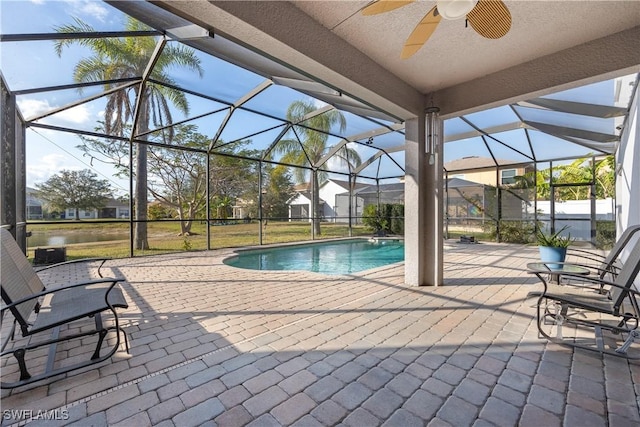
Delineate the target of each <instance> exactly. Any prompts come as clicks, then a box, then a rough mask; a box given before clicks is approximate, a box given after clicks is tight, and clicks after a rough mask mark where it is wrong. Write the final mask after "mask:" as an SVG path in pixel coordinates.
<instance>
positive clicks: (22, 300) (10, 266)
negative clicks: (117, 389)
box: [0, 229, 129, 389]
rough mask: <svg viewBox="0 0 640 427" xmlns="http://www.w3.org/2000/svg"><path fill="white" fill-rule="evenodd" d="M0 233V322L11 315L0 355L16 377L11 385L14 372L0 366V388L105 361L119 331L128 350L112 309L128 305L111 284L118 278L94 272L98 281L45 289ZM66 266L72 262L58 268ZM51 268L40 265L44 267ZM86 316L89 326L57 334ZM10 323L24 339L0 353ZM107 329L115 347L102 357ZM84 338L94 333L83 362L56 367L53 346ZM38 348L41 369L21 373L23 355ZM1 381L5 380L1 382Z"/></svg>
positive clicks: (24, 362) (24, 363) (9, 239)
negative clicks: (107, 320) (12, 364)
mask: <svg viewBox="0 0 640 427" xmlns="http://www.w3.org/2000/svg"><path fill="white" fill-rule="evenodd" d="M0 234H1V240H2V278H1V294H2V301H3V306H2V309H1V314H0V316H1V317H0V321H5V315H6V314H7V313H8V312H10V313H11V314H12V317H13V325H12V330H11V333H10V334H9V337H8V339H7V341H6V342H4V343H3V348H2V353H1V355H0V356H1V357H3V358H4V357H5V356H9V355H13V356H14V357H15V358H16V361H17V364H18V369H19V375H20V377H19V379H18V380H16V381H14V380H13V377H17V372H15V375H12V373H11V370H10V369H8V366H7V365H6V364H3V365H2V366H3V371H4V372H3V375H2V380H3V381H2V382H1V388H3V389H4V388H15V387H18V386H22V385H26V384H30V383H33V382H35V381H40V380H43V379H45V378H49V377H52V376H55V375H60V374H63V373H66V372H69V371H72V370H75V369H80V368H83V367H86V366H89V365H92V364H96V363H100V362H102V361H105V360H107V359H109V358H110V357H111V356H112V355H113V354H114V353H115V352H116V351H117V350H118V348H119V347H120V333H122V335H123V336H124V342H125V346H126V350H127V353H128V352H129V343H128V341H127V336H126V333H125V331H124V330H123V329H122V327H121V326H120V323H119V321H118V313H117V312H116V308H127V307H128V305H127V302H126V300H125V298H124V295H123V293H122V290H121V289H120V287H119V286H118V285H117V284H118V282H120V281H122V280H123V279H114V278H104V277H102V274H101V273H99V275H100V276H101V277H100V278H99V279H95V280H89V281H86V282H83V283H74V284H69V285H67V286H62V287H58V288H55V289H47V288H46V287H45V286H44V284H43V283H42V281H41V279H40V277H39V276H38V274H37V273H36V270H35V269H34V268H33V267H32V265H31V263H30V262H29V261H28V260H27V258H26V257H25V255H24V253H23V252H22V250H21V249H20V247H19V246H18V244H17V243H16V241H15V240H14V239H13V236H11V234H10V233H9V231H7V230H5V229H2V230H0ZM92 260H93V259H92ZM80 261H85V260H80ZM102 261H103V262H104V259H102ZM70 263H73V261H70V262H66V263H63V264H70ZM100 266H102V264H101V265H100ZM52 267H53V266H49V267H45V269H48V268H52ZM104 312H107V313H111V314H112V317H113V321H112V324H109V325H105V324H104V323H103V319H102V314H103V313H104ZM7 317H9V316H7ZM86 317H93V325H92V326H91V327H87V326H86V325H79V326H81V327H78V328H72V327H71V326H69V328H68V329H67V330H64V329H63V330H62V331H61V326H63V325H69V324H70V323H72V322H75V321H77V320H80V319H84V318H86ZM16 325H17V326H19V328H20V331H21V332H22V336H23V337H25V338H26V340H25V341H20V342H18V341H16V342H14V345H13V346H11V348H10V349H9V350H5V348H6V346H7V345H8V343H9V340H10V339H13V338H14V333H15V327H16ZM109 331H115V343H113V345H111V346H110V347H108V348H107V349H105V350H106V353H104V354H102V355H101V352H102V345H103V343H104V342H105V338H106V337H107V335H108V334H109ZM45 332H48V333H49V336H48V337H47V336H44V337H43V335H44V334H43V333H45ZM90 335H97V339H96V340H95V341H97V343H96V344H95V348H94V349H93V350H89V353H91V356H90V357H89V356H87V358H88V360H80V361H78V362H74V363H69V364H67V365H63V366H60V363H62V362H64V360H56V350H57V344H58V343H59V342H65V341H69V340H75V339H81V340H79V341H80V342H81V345H86V341H85V339H82V338H83V337H87V336H90ZM43 346H49V352H48V357H47V361H46V364H45V366H44V371H43V372H41V373H38V374H36V375H32V374H31V373H30V372H29V369H27V362H28V361H27V357H26V356H27V353H28V352H29V351H30V350H33V349H36V348H39V347H43ZM41 353H42V352H37V354H36V357H34V359H35V360H36V362H37V363H42V361H41V360H40V359H41V357H38V356H42V354H41ZM7 377H9V378H11V380H9V381H7V380H6V378H7Z"/></svg>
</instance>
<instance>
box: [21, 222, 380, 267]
mask: <svg viewBox="0 0 640 427" xmlns="http://www.w3.org/2000/svg"><path fill="white" fill-rule="evenodd" d="M27 230H28V231H31V232H33V233H34V234H35V233H38V234H40V233H45V234H53V233H55V234H57V235H60V234H73V233H91V234H93V233H103V234H109V233H119V234H121V233H128V231H129V224H126V223H109V222H104V223H84V224H83V223H82V222H64V221H61V222H60V223H56V224H37V223H34V224H29V226H28V228H27ZM191 231H192V233H193V235H191V236H187V237H184V236H179V233H180V223H179V222H172V221H164V222H163V221H160V222H152V223H149V225H148V240H149V246H150V249H148V250H144V251H139V250H136V251H134V255H136V256H138V255H152V254H161V253H169V252H181V251H186V250H205V249H206V248H207V235H206V223H204V222H200V221H196V222H194V224H193V226H192V229H191ZM321 231H322V235H321V236H317V237H316V239H328V238H336V237H348V236H349V227H348V226H347V225H346V224H333V223H322V224H321ZM258 233H259V224H258V223H257V222H253V223H250V224H245V223H239V224H229V225H214V226H212V227H211V248H212V249H219V248H232V247H242V246H252V245H258V244H259V234H258ZM353 235H354V236H368V235H371V231H369V230H367V229H366V228H365V227H364V226H362V225H359V226H354V227H353ZM304 240H311V224H310V223H308V222H271V221H270V222H268V223H267V225H266V227H264V228H263V243H264V244H271V243H285V242H296V241H304ZM65 247H66V248H67V258H68V259H76V258H85V257H102V256H106V257H112V258H124V257H128V256H129V241H128V239H126V240H107V241H102V242H87V243H74V244H66V245H65ZM33 249H34V248H33V247H30V248H28V256H30V257H33V255H34V251H33Z"/></svg>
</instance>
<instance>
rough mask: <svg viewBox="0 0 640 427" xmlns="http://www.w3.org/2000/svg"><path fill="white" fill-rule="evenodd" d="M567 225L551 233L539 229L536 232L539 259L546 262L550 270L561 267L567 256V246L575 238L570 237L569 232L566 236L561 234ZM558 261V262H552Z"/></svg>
mask: <svg viewBox="0 0 640 427" xmlns="http://www.w3.org/2000/svg"><path fill="white" fill-rule="evenodd" d="M567 228H568V226H566V225H565V226H564V227H562V228H561V229H560V230H558V231H556V232H555V233H553V234H546V233H543V232H542V231H541V230H540V229H538V232H537V233H536V240H537V242H538V249H539V251H540V261H542V262H543V263H545V264H547V266H548V267H549V268H550V269H551V270H560V269H562V264H561V263H563V262H564V260H565V258H566V256H567V248H568V247H569V245H570V244H571V243H573V241H574V240H575V239H572V238H571V233H568V234H567V236H563V235H561V234H562V232H563V231H564V230H566V229H567ZM554 263H560V264H554Z"/></svg>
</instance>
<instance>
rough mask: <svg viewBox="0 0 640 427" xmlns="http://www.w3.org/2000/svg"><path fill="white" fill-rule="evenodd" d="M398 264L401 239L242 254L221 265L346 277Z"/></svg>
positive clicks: (287, 248)
mask: <svg viewBox="0 0 640 427" xmlns="http://www.w3.org/2000/svg"><path fill="white" fill-rule="evenodd" d="M400 261H404V242H403V241H401V240H380V241H377V242H370V241H367V240H347V241H340V242H324V243H309V244H304V245H295V246H284V247H279V248H270V249H258V250H249V251H243V252H241V253H239V254H238V255H237V256H234V257H231V258H227V259H226V260H224V263H225V264H227V265H230V266H233V267H238V268H247V269H251V270H303V271H313V272H316V273H324V274H348V273H356V272H358V271H363V270H369V269H371V268H375V267H381V266H383V265H387V264H393V263H395V262H400Z"/></svg>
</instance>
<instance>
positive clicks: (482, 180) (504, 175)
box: [444, 156, 534, 186]
mask: <svg viewBox="0 0 640 427" xmlns="http://www.w3.org/2000/svg"><path fill="white" fill-rule="evenodd" d="M496 162H497V163H498V164H499V165H508V164H509V163H513V162H512V161H510V160H500V159H496V161H495V162H494V160H493V159H491V158H489V157H479V156H468V157H463V158H461V159H456V160H453V161H451V162H447V163H445V165H444V168H445V170H446V171H447V173H448V177H449V178H460V179H464V180H467V181H472V182H477V183H479V184H485V185H492V186H496V185H509V184H513V183H515V181H516V180H515V177H516V176H522V175H524V174H525V173H527V172H530V171H533V170H534V166H533V164H529V165H516V166H500V167H499V168H498V175H496ZM496 178H497V179H496ZM496 180H498V181H499V182H497V183H496Z"/></svg>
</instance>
